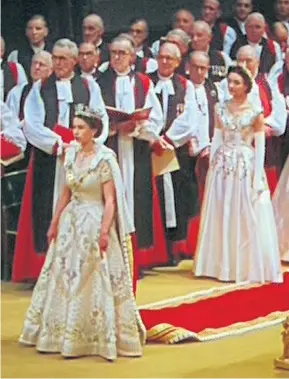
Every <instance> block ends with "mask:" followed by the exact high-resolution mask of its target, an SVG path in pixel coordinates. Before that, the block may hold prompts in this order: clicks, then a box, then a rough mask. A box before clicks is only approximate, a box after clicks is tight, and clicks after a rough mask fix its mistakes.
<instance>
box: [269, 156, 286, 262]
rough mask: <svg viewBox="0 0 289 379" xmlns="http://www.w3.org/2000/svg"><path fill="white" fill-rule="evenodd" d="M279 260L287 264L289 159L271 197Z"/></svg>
mask: <svg viewBox="0 0 289 379" xmlns="http://www.w3.org/2000/svg"><path fill="white" fill-rule="evenodd" d="M272 202H273V207H274V213H275V218H276V225H277V232H278V237H279V246H280V251H281V259H282V260H283V261H285V262H289V157H288V158H287V161H286V164H285V166H284V168H283V170H282V173H281V176H280V179H279V182H278V185H277V188H276V190H275V192H274V195H273V199H272Z"/></svg>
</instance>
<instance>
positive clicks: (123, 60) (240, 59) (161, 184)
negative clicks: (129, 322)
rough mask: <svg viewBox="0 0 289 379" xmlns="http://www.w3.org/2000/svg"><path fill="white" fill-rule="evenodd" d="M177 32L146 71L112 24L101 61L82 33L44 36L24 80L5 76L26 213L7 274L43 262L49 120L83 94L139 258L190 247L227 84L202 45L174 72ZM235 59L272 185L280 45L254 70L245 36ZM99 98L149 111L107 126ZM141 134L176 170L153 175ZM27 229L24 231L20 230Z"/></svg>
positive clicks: (57, 144) (284, 148)
mask: <svg viewBox="0 0 289 379" xmlns="http://www.w3.org/2000/svg"><path fill="white" fill-rule="evenodd" d="M89 17H92V18H95V16H89ZM251 18H253V19H255V20H257V19H258V20H259V19H260V20H263V19H262V15H259V14H254V13H253V14H251ZM35 20H36V21H37V22H39V21H41V20H42V18H39V16H37V17H36V18H34V19H32V21H30V22H32V23H33V22H36V21H35ZM249 20H250V18H249ZM195 27H196V28H198V27H200V28H201V29H202V28H203V29H202V30H203V31H204V34H205V35H207V42H206V43H207V44H210V40H211V38H212V35H211V29H209V28H208V25H207V24H206V23H205V22H204V21H203V20H199V21H195V22H194V28H195ZM182 36H183V33H182V32H181V31H180V30H179V29H177V30H175V29H174V30H172V32H171V33H168V36H167V37H166V38H165V39H163V41H162V43H160V47H159V50H158V53H157V56H156V59H155V62H156V64H157V66H156V69H155V71H151V72H149V73H147V74H146V75H144V73H143V72H139V71H138V70H137V68H136V57H137V48H136V43H135V39H134V38H132V36H131V35H128V34H120V35H119V36H118V37H117V38H116V39H114V40H113V41H112V43H111V45H110V46H109V50H108V53H109V58H108V59H109V62H108V63H107V62H102V63H100V62H101V59H100V57H99V55H100V51H99V50H97V49H96V48H95V45H93V44H92V43H90V42H85V43H83V44H81V45H80V46H79V49H78V48H77V45H76V44H75V43H74V42H72V41H69V40H67V39H62V40H59V41H58V42H56V44H55V45H54V47H53V49H52V55H50V53H49V52H47V51H39V52H36V53H35V54H34V55H33V57H32V63H31V67H30V71H29V76H30V77H31V78H32V80H31V81H29V83H25V82H23V83H22V84H19V85H17V86H14V87H13V88H12V89H11V90H10V91H9V92H8V93H7V94H6V103H7V105H8V106H9V107H10V109H11V110H12V112H14V114H15V115H17V117H19V119H20V120H22V121H23V125H24V129H23V131H24V134H25V137H26V139H27V140H28V142H29V144H30V145H32V146H33V149H32V157H33V165H32V164H31V167H32V166H33V176H32V177H33V186H30V187H29V186H28V185H26V189H27V188H30V203H31V199H33V206H32V209H31V206H30V214H28V213H27V211H25V212H24V211H23V212H22V214H23V217H24V220H25V221H22V222H21V218H20V221H19V227H18V236H17V243H16V251H15V264H14V266H15V269H14V280H16V281H21V280H24V279H27V278H30V279H31V278H32V279H33V278H34V279H35V278H36V277H37V275H38V274H39V270H40V268H41V262H42V263H43V260H42V259H41V256H42V257H43V252H45V251H46V249H47V244H46V238H45V234H46V231H47V228H48V225H49V222H50V219H51V215H52V211H53V201H54V202H55V199H56V197H57V195H56V192H57V188H58V187H59V172H58V170H59V167H58V163H59V162H58V158H56V157H58V156H59V155H60V154H61V151H62V150H63V149H62V147H63V146H62V142H61V140H59V136H57V135H56V133H55V132H53V129H54V126H55V125H56V124H61V125H64V126H66V127H69V125H70V123H71V118H72V117H73V104H77V103H86V104H88V105H90V106H91V107H92V108H94V109H95V110H97V111H98V112H99V113H100V114H101V115H102V120H103V125H104V131H103V135H102V136H101V138H102V140H103V141H104V142H106V141H108V144H109V145H110V146H111V147H112V148H114V149H115V151H116V152H117V154H118V158H119V163H120V166H121V171H122V173H123V179H124V185H125V189H126V194H127V200H128V204H129V208H130V211H131V214H132V216H133V218H134V221H135V227H136V235H137V243H138V248H139V252H140V253H139V254H138V258H139V261H140V262H139V263H140V266H143V267H148V266H153V265H158V264H166V263H168V260H170V261H171V263H174V259H175V258H176V257H179V256H180V255H181V254H187V255H189V256H192V254H193V252H194V244H195V242H196V234H197V231H196V229H197V228H198V223H197V222H195V221H196V219H195V216H196V215H197V212H198V209H199V199H200V200H202V194H203V189H204V183H205V178H206V172H207V169H208V157H209V149H210V141H211V139H212V136H213V132H214V117H213V110H214V105H215V104H216V103H217V102H218V101H223V100H226V99H229V97H230V94H229V91H228V88H227V82H226V78H224V77H222V80H220V77H219V78H217V79H216V78H214V76H216V75H215V74H216V72H215V71H214V72H212V67H213V65H212V62H211V56H210V54H208V51H204V49H201V48H200V49H199V50H198V49H194V51H193V52H191V53H190V54H189V55H188V56H187V59H186V65H185V72H183V75H182V72H181V73H180V66H181V64H182V62H183V55H182V44H181V42H180V41H181V40H182ZM171 37H173V38H171ZM201 40H202V39H201ZM203 40H204V39H203ZM2 43H3V41H2ZM207 47H208V46H207ZM236 60H237V63H238V64H246V66H247V68H248V70H250V72H251V74H252V77H253V78H254V79H255V85H254V86H253V89H252V91H251V93H250V98H251V100H252V102H254V103H255V104H256V103H259V104H260V107H262V108H263V111H264V114H265V120H266V136H267V149H266V151H267V152H266V167H267V174H268V179H269V183H270V185H271V190H272V191H273V190H274V186H275V184H276V181H277V179H278V175H279V173H280V171H281V168H282V164H283V162H284V161H285V159H286V156H287V155H288V140H287V139H286V122H287V109H286V106H287V102H286V98H287V96H288V94H287V91H288V88H287V87H288V79H287V77H288V67H289V52H288V51H286V52H285V56H284V59H283V57H282V60H280V61H278V60H277V62H276V65H274V67H273V68H272V69H271V70H270V72H269V75H265V74H264V72H262V70H260V55H259V54H258V51H257V50H256V48H255V47H254V46H251V45H250V44H246V45H244V46H243V47H241V48H239V50H238V51H237V54H236ZM104 63H106V65H105V66H106V67H105V66H103V67H102V70H103V71H102V72H101V71H100V67H101V66H100V65H101V64H102V65H103V64H104ZM95 69H96V70H95ZM95 71H97V72H98V73H97V75H96V76H94V75H93V73H94V72H95ZM223 76H225V75H223ZM5 78H6V76H4V79H5ZM39 79H41V80H40V81H39ZM105 106H115V107H117V108H121V109H123V110H125V111H127V112H132V111H133V110H134V109H136V108H148V107H150V108H152V111H151V113H150V116H149V119H148V120H147V123H146V125H145V126H142V128H140V129H137V128H136V126H135V125H131V124H128V125H126V128H123V129H122V133H121V134H118V135H112V134H113V133H111V129H110V128H109V123H108V117H107V114H106V110H105ZM151 136H162V139H163V140H165V141H167V142H169V143H170V144H171V145H173V146H174V147H175V150H176V153H177V157H178V160H179V164H180V170H178V171H176V172H173V173H171V174H168V175H167V174H166V175H163V176H162V177H159V178H157V180H155V178H153V177H152V175H151V171H152V168H151V152H152V151H154V152H155V153H156V154H161V153H162V145H161V144H160V143H159V140H158V139H157V138H151ZM31 175H32V174H31ZM28 176H29V175H28ZM29 178H30V176H29ZM30 179H31V178H30ZM27 180H28V178H27ZM197 184H198V186H197ZM197 187H198V188H197ZM27 198H29V196H28V195H27V196H26V195H25V196H24V200H23V208H25V209H26V210H27V207H25V204H24V203H25V200H26V199H27ZM44 205H45V206H44ZM28 220H30V221H29V222H28ZM35 225H36V226H37V227H35ZM164 229H165V233H164ZM28 235H30V236H31V235H32V238H27V236H28ZM31 241H32V242H31ZM27 243H28V244H30V245H29V246H27ZM41 254H42V255H41Z"/></svg>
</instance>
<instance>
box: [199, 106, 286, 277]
mask: <svg viewBox="0 0 289 379" xmlns="http://www.w3.org/2000/svg"><path fill="white" fill-rule="evenodd" d="M259 113H260V111H258V110H257V109H256V108H255V107H254V105H253V104H251V105H250V109H248V110H247V111H246V112H244V114H243V115H232V114H231V113H230V112H229V110H228V107H227V104H226V102H225V103H224V104H222V105H220V107H219V117H220V120H221V122H222V128H223V144H222V146H220V147H219V148H218V149H217V151H216V153H215V155H214V156H213V159H212V162H211V165H210V168H209V172H208V176H207V181H206V189H205V198H204V202H203V207H202V211H201V221H200V222H201V225H200V232H199V238H198V246H197V252H196V257H195V263H194V272H195V275H196V276H208V277H213V278H217V279H219V280H223V281H235V282H241V281H252V282H265V281H272V282H282V280H283V279H282V269H281V263H280V256H279V250H278V239H277V231H276V225H275V220H274V213H273V207H272V203H271V200H270V195H269V191H268V185H267V181H266V179H265V173H264V174H263V183H264V192H263V193H262V196H261V197H260V198H258V200H257V198H256V197H254V191H253V189H252V182H253V172H254V149H253V148H252V142H253V138H254V130H253V123H254V120H255V118H256V117H257V116H258V115H259ZM266 189H267V190H266Z"/></svg>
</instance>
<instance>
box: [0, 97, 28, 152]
mask: <svg viewBox="0 0 289 379" xmlns="http://www.w3.org/2000/svg"><path fill="white" fill-rule="evenodd" d="M0 104H1V111H0V115H1V117H0V125H1V128H0V129H1V134H2V135H3V136H4V137H6V138H7V139H8V140H11V141H12V142H13V143H15V145H17V146H18V147H20V148H21V150H22V151H25V149H26V145H27V141H26V138H25V136H24V134H23V130H22V124H21V122H20V120H19V119H18V117H16V116H15V115H14V113H13V112H12V111H11V110H10V109H9V108H8V106H7V105H6V104H5V103H4V102H3V101H0Z"/></svg>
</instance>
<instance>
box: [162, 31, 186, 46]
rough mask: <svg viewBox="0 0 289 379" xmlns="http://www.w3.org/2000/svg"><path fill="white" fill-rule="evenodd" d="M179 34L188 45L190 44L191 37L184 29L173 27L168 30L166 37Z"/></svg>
mask: <svg viewBox="0 0 289 379" xmlns="http://www.w3.org/2000/svg"><path fill="white" fill-rule="evenodd" d="M173 36H177V37H180V38H181V39H182V40H183V41H184V43H185V44H186V45H188V44H189V43H190V42H191V39H190V37H189V36H188V34H187V33H186V32H184V31H183V30H182V29H173V30H170V31H169V32H168V34H167V35H166V38H169V37H173Z"/></svg>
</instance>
